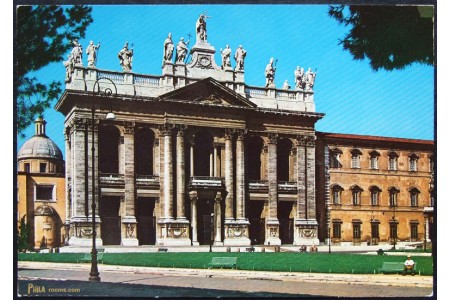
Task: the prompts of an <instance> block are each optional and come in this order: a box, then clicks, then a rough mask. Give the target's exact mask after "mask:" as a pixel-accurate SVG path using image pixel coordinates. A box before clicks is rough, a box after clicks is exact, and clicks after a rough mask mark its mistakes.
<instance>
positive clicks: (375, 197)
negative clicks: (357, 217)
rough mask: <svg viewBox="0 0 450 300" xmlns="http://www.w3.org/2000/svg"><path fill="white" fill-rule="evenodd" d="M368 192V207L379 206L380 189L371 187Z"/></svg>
mask: <svg viewBox="0 0 450 300" xmlns="http://www.w3.org/2000/svg"><path fill="white" fill-rule="evenodd" d="M369 190H370V205H374V206H375V205H380V193H381V189H380V188H379V187H377V186H371V187H370V188H369Z"/></svg>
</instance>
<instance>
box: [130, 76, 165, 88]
mask: <svg viewBox="0 0 450 300" xmlns="http://www.w3.org/2000/svg"><path fill="white" fill-rule="evenodd" d="M134 83H135V84H137V85H143V86H154V87H158V86H159V77H155V76H143V75H134Z"/></svg>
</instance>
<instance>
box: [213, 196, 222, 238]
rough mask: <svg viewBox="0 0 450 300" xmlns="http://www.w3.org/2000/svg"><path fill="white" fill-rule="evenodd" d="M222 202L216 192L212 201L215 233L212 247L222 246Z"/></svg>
mask: <svg viewBox="0 0 450 300" xmlns="http://www.w3.org/2000/svg"><path fill="white" fill-rule="evenodd" d="M221 200H222V195H221V193H220V192H217V194H216V197H215V199H214V221H215V226H214V228H215V233H214V245H223V242H222V234H221V233H222V222H221V220H222V212H221V209H220V202H221Z"/></svg>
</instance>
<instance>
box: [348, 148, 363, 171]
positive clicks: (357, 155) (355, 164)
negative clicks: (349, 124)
mask: <svg viewBox="0 0 450 300" xmlns="http://www.w3.org/2000/svg"><path fill="white" fill-rule="evenodd" d="M350 153H351V154H352V168H353V169H359V168H360V167H361V164H360V161H361V155H362V153H361V151H359V150H358V149H353V150H352V151H350Z"/></svg>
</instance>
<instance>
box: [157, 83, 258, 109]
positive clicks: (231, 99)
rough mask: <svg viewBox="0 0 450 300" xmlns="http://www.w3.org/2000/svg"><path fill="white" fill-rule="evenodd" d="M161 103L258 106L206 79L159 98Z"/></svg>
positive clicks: (220, 84) (221, 85)
mask: <svg viewBox="0 0 450 300" xmlns="http://www.w3.org/2000/svg"><path fill="white" fill-rule="evenodd" d="M159 100H160V101H170V100H177V101H183V102H184V101H185V102H190V103H196V104H198V103H201V104H206V105H220V106H227V107H230V106H242V107H256V104H254V103H253V102H251V101H249V100H247V99H246V98H245V97H243V96H241V95H240V94H238V93H236V92H235V91H233V90H231V89H230V88H228V87H226V86H224V85H223V84H222V83H220V82H218V81H217V80H215V79H213V78H206V79H203V80H201V81H198V82H195V83H192V84H190V85H187V86H184V87H182V88H179V89H176V90H174V91H171V92H168V93H166V94H163V95H161V96H159Z"/></svg>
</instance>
